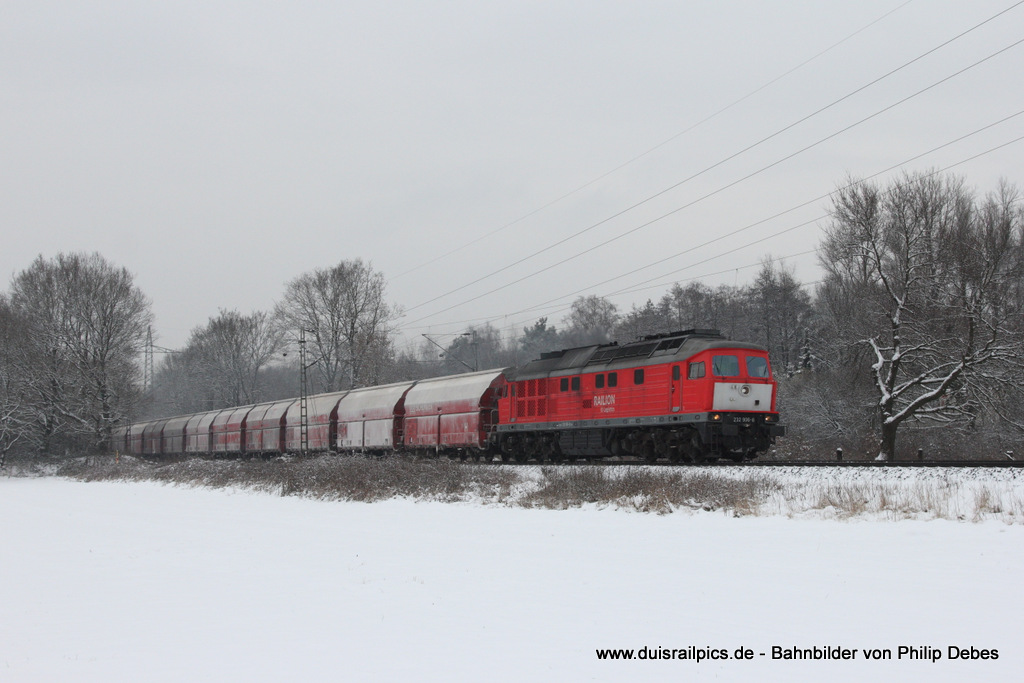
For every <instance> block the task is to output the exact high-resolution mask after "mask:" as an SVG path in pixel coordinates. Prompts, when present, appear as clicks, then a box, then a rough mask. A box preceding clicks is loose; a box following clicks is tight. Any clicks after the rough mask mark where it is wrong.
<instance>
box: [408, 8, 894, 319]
mask: <svg viewBox="0 0 1024 683" xmlns="http://www.w3.org/2000/svg"><path fill="white" fill-rule="evenodd" d="M913 1H914V0H906V2H904V3H902V4H900V5H898V6H896V7H894V8H893V9H891V10H889V11H888V12H886V13H884V14H882V15H881V16H879V17H877V18H875V19H873V20H872V21H870V22H868V23H867V24H865V25H864V26H862V27H860V28H859V29H857V30H856V31H854V32H853V33H850V34H849V35H847V36H846V37H845V38H843V39H841V40H839V41H837V42H835V43H832V44H831V45H829V46H828V47H827V48H825V49H824V50H821V51H820V52H817V53H816V54H814V55H812V56H810V57H808V58H807V59H805V60H804V61H802V62H800V63H799V64H797V65H796V66H794V67H792V68H790V69H789V70H788V71H786V72H784V73H782V74H780V75H778V76H776V77H775V78H772V79H771V80H769V81H767V82H765V83H764V84H762V85H760V86H758V87H757V88H755V89H754V90H751V91H750V92H748V93H747V94H746V95H743V96H742V97H740V98H738V99H736V100H733V101H732V102H730V103H729V104H727V105H725V106H724V107H721V108H720V109H718V110H716V111H714V112H712V113H711V114H708V115H707V116H705V117H704V118H702V119H700V120H699V121H697V122H696V123H694V124H692V125H690V126H689V127H687V128H685V129H683V130H681V131H679V132H678V133H675V134H674V135H672V136H670V137H668V138H666V139H664V140H662V141H661V142H659V143H657V144H656V145H654V146H653V147H650V148H648V149H647V150H645V151H643V152H641V153H639V154H637V155H636V156H634V157H632V158H630V159H628V160H627V161H624V162H622V163H621V164H619V165H618V166H616V167H614V168H612V169H610V170H608V171H605V172H604V173H602V174H600V175H598V176H597V177H595V178H593V179H591V180H588V181H587V182H585V183H583V184H582V185H579V186H578V187H576V188H575V189H572V190H570V191H568V192H566V193H564V194H562V195H560V196H558V197H555V198H554V199H552V200H550V201H549V202H547V203H546V204H544V205H542V206H539V207H537V208H536V209H533V210H532V211H529V212H527V213H525V214H523V215H522V216H520V217H519V218H516V219H515V220H513V221H510V222H508V223H505V224H504V225H501V226H499V227H497V228H494V229H493V230H491V231H490V232H488V233H485V234H483V235H481V236H480V237H477V238H476V239H474V240H471V241H469V242H466V243H465V244H462V245H460V246H458V247H456V248H455V249H452V250H451V251H448V252H446V253H444V254H441V255H440V256H437V257H434V258H432V259H430V260H429V261H424V262H423V263H420V264H419V265H417V266H414V267H412V268H410V269H408V270H405V271H402V272H401V273H399V274H398V275H395V276H394V277H393V278H392V280H396V279H398V278H400V277H404V276H406V275H409V274H411V273H415V272H416V271H418V270H420V269H422V268H425V267H427V266H429V265H432V264H434V263H437V262H438V261H441V260H442V259H445V258H448V257H449V256H453V255H454V254H457V253H459V252H460V251H464V250H465V249H468V248H469V247H471V246H474V245H476V244H479V243H480V242H483V241H484V240H486V239H489V238H491V237H493V236H494V235H496V234H498V233H499V232H502V231H503V230H506V229H507V228H511V227H513V226H515V225H518V224H519V223H522V222H523V221H525V220H526V219H528V218H531V217H533V216H535V215H537V214H538V213H541V212H542V211H545V210H546V209H549V208H551V207H552V206H554V205H556V204H558V203H559V202H561V201H563V200H565V199H568V198H569V197H571V196H573V195H575V194H577V193H579V192H582V191H583V190H585V189H587V188H588V187H590V186H592V185H594V184H596V183H598V182H600V181H602V180H604V179H605V178H607V177H609V176H611V175H613V174H615V173H617V172H619V171H621V170H622V169H624V168H626V167H628V166H630V165H632V164H634V163H636V162H637V161H639V160H640V159H643V158H644V157H646V156H648V155H649V154H652V153H653V152H656V151H657V150H659V149H661V148H662V147H664V146H666V145H668V144H670V143H672V142H675V141H676V140H678V139H679V138H681V137H682V136H684V135H686V134H687V133H690V132H692V131H694V130H696V129H697V128H699V127H700V126H702V125H704V124H705V123H707V122H708V121H711V120H712V119H714V118H716V117H718V116H720V115H721V114H724V113H725V112H727V111H729V110H730V109H732V108H733V107H735V106H737V105H739V104H742V103H743V102H745V101H747V100H748V99H750V98H751V97H753V96H754V95H757V94H758V93H760V92H761V91H763V90H766V89H767V88H769V87H771V86H772V85H775V84H776V83H778V82H779V81H781V80H782V79H784V78H786V77H787V76H789V75H791V74H793V73H795V72H796V71H799V70H800V69H802V68H803V67H805V66H807V65H808V64H810V63H811V62H813V61H815V60H816V59H818V58H820V57H822V56H824V55H826V54H828V53H829V52H831V51H832V50H834V49H835V48H837V47H839V46H840V45H842V44H843V43H846V42H847V41H849V40H851V39H853V38H854V37H856V36H858V35H859V34H861V33H863V32H864V31H866V30H867V29H869V28H871V27H872V26H874V25H875V24H877V23H879V22H880V21H882V20H884V19H886V18H888V17H889V16H890V15H892V14H895V13H896V12H898V11H899V10H901V9H903V8H904V7H906V6H907V5H909V4H910V3H911V2H913ZM426 303H430V302H426Z"/></svg>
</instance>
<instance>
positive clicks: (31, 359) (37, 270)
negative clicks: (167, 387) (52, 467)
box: [11, 254, 152, 449]
mask: <svg viewBox="0 0 1024 683" xmlns="http://www.w3.org/2000/svg"><path fill="white" fill-rule="evenodd" d="M11 305H12V306H13V308H14V309H15V310H16V311H17V313H18V315H19V317H20V320H21V321H22V323H23V324H24V325H25V335H26V336H25V340H26V348H25V354H24V356H23V371H24V374H23V376H22V380H23V381H24V383H25V395H26V396H28V397H29V398H28V400H29V401H30V402H31V404H32V409H33V410H34V411H35V412H36V413H37V415H38V420H37V424H38V425H39V427H40V429H41V431H42V439H41V445H42V446H43V447H46V446H48V445H49V438H50V437H51V436H54V435H58V434H61V433H65V434H68V433H70V434H79V435H83V436H86V437H87V438H88V440H89V442H90V446H91V447H93V448H99V449H104V448H107V447H108V446H109V444H110V441H111V437H112V433H113V428H114V425H115V424H117V423H118V422H121V421H123V420H124V419H125V417H126V416H127V415H128V414H129V413H130V412H131V410H132V408H133V406H134V404H135V402H136V401H137V400H138V398H139V393H138V375H139V368H138V364H137V358H138V355H139V352H140V351H141V349H142V345H143V344H144V342H145V338H146V330H147V327H148V325H149V324H150V322H151V320H152V314H151V313H150V308H149V301H148V299H147V298H146V297H145V295H143V293H142V292H141V291H140V290H139V289H138V287H136V286H135V284H134V282H133V278H132V275H131V274H130V273H129V272H128V271H127V270H126V269H124V268H117V267H115V266H113V265H111V264H110V263H109V262H108V261H106V260H105V259H104V258H103V257H102V256H100V255H99V254H91V255H83V254H59V255H58V256H57V257H55V258H54V259H52V260H50V261H46V260H44V259H43V258H42V257H39V258H37V259H36V260H35V262H34V263H33V264H32V266H31V267H29V268H28V269H27V270H25V271H22V272H21V273H19V274H18V275H17V276H16V277H15V278H14V280H13V282H12V284H11Z"/></svg>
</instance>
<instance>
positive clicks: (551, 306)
mask: <svg viewBox="0 0 1024 683" xmlns="http://www.w3.org/2000/svg"><path fill="white" fill-rule="evenodd" d="M1021 115H1024V110H1020V111H1018V112H1016V113H1014V114H1011V115H1009V116H1005V117H1003V118H1001V119H999V120H998V121H995V122H993V123H990V124H988V125H986V126H983V127H981V128H978V129H976V130H974V131H972V132H970V133H967V134H965V135H961V136H960V137H958V138H955V139H954V140H951V141H949V142H946V143H944V144H942V145H938V146H936V147H933V148H932V149H930V150H928V151H926V152H922V153H920V154H917V155H915V156H913V157H910V158H909V159H905V160H904V161H901V162H900V163H898V164H894V165H892V166H889V167H888V168H886V169H883V170H881V171H877V172H875V173H873V174H871V175H869V176H866V177H864V178H861V179H858V180H857V181H855V182H853V183H850V184H848V185H846V186H844V187H850V186H852V185H854V184H856V183H857V182H864V181H868V180H872V179H874V178H877V177H879V176H881V175H884V174H886V173H889V172H891V171H893V170H895V169H898V168H900V167H902V166H905V165H906V164H908V163H911V162H913V161H916V160H918V159H920V158H922V157H924V156H926V155H928V154H931V153H933V152H935V151H938V150H940V149H943V148H945V147H949V146H950V145H953V144H955V143H957V142H960V141H963V140H965V139H967V138H969V137H971V136H973V135H977V134H978V133H980V132H982V131H985V130H988V129H991V128H992V127H994V126H996V125H999V124H1001V123H1004V122H1006V121H1009V120H1011V119H1014V118H1016V117H1019V116H1021ZM1022 140H1024V136H1018V137H1015V138H1013V139H1011V140H1008V141H1006V142H1003V143H1001V144H999V145H996V146H994V147H990V148H988V149H986V150H984V151H982V152H978V153H976V154H973V155H971V156H969V157H966V158H964V159H961V160H960V161H957V162H955V163H952V164H948V165H946V166H944V167H941V168H938V169H935V170H933V171H931V172H929V173H928V175H937V174H939V173H944V172H946V171H949V170H951V169H953V168H956V167H958V166H962V165H963V164H966V163H969V162H971V161H974V160H976V159H978V158H980V157H983V156H985V155H988V154H991V153H993V152H996V151H998V150H1000V149H1004V148H1006V147H1008V146H1010V145H1013V144H1015V143H1018V142H1020V141H1022ZM840 189H843V188H840ZM834 192H835V190H833V191H831V192H828V193H826V194H824V195H820V196H818V197H816V198H815V199H812V200H808V201H806V202H803V203H802V204H799V205H797V206H795V207H792V208H790V209H787V210H785V211H782V212H779V213H777V214H775V215H773V216H771V217H770V218H766V219H763V220H761V221H757V222H756V223H752V224H750V225H748V226H745V227H744V228H740V229H737V230H734V231H732V232H730V233H728V234H726V235H723V236H721V237H720V238H716V239H714V240H710V241H708V242H705V243H703V244H701V245H698V246H696V247H693V248H688V249H687V250H684V251H683V252H680V253H679V254H676V255H674V256H679V255H682V254H684V253H688V252H689V251H692V250H693V249H697V248H700V247H702V246H706V245H707V244H710V243H713V242H717V241H719V240H721V239H725V238H727V237H731V236H735V235H736V234H738V233H740V232H742V231H744V230H747V229H749V228H751V227H754V226H756V225H760V224H762V223H764V222H767V221H768V220H772V219H774V218H777V217H778V216H781V215H784V214H787V213H790V212H792V211H793V210H795V209H797V208H802V207H805V206H807V205H809V204H813V203H815V202H817V201H821V200H823V199H826V198H827V197H829V196H831V195H832V194H833V193H834ZM827 217H828V215H827V214H823V215H820V216H818V217H816V218H815V219H812V220H810V221H805V222H803V223H800V224H798V225H795V226H790V227H788V228H786V229H784V230H781V231H778V232H776V233H773V234H772V235H769V236H767V237H763V238H759V239H757V240H754V241H752V242H748V243H746V244H744V245H741V246H738V247H731V248H730V249H729V250H728V251H726V252H720V253H718V254H716V255H713V256H710V257H708V258H705V259H703V260H701V261H698V262H696V263H691V264H689V265H687V266H685V267H683V268H679V269H676V270H674V271H670V272H669V273H662V274H661V275H658V276H656V277H655V278H651V279H648V280H645V281H643V282H640V283H634V284H633V285H630V286H628V287H626V288H623V289H619V290H616V291H613V292H610V293H608V294H606V295H605V296H609V297H610V296H619V295H622V294H629V293H635V292H638V291H642V290H645V289H653V288H655V287H664V286H668V285H671V284H674V283H675V282H687V281H691V280H694V279H700V278H702V277H710V276H713V275H716V274H720V273H725V272H732V271H734V270H743V269H746V268H749V267H753V266H751V265H748V266H740V267H738V268H728V269H726V270H724V271H719V272H718V273H710V274H705V275H701V276H696V277H690V278H686V279H683V280H680V279H675V280H673V281H666V282H660V283H655V284H651V283H653V282H654V281H655V280H660V279H662V278H665V277H668V276H670V275H674V274H676V273H680V272H682V271H685V270H689V269H690V268H693V267H696V266H699V265H702V264H705V263H708V262H710V261H713V260H715V259H717V258H722V257H724V256H726V255H730V254H734V253H736V252H737V251H740V250H742V249H745V248H748V247H750V246H753V245H755V244H759V243H761V242H764V241H766V240H768V239H772V238H774V237H778V236H779V235H781V234H784V233H786V232H790V231H792V230H795V229H798V228H801V227H805V226H806V225H808V224H811V223H814V222H817V221H819V220H823V219H825V218H827ZM815 251H816V249H813V250H810V251H803V252H799V253H796V254H788V255H785V256H781V257H779V259H780V260H783V259H787V258H794V257H797V256H803V255H806V254H809V253H814V252H815ZM670 258H671V257H670ZM665 260H667V259H661V260H659V261H657V262H655V263H654V264H649V265H656V264H657V263H662V262H664V261H665ZM753 265H757V264H753ZM646 267H648V266H645V267H644V268H646ZM639 270H643V268H639V269H635V270H633V271H630V272H629V273H625V274H623V275H620V276H617V277H615V278H609V279H608V280H605V281H602V282H600V283H596V284H593V285H590V286H588V287H586V288H582V289H579V290H576V291H575V292H572V293H569V294H565V295H561V296H559V297H556V298H553V299H549V300H547V301H544V302H541V303H539V304H536V305H534V306H530V307H527V308H524V309H520V310H518V311H514V312H512V313H505V314H502V315H498V316H487V317H481V318H472V319H468V320H460V321H452V322H449V323H444V324H447V325H464V324H469V323H479V322H483V323H485V324H488V323H492V322H496V321H498V320H500V319H502V318H509V317H512V316H518V315H521V314H524V313H534V314H537V313H538V312H546V313H549V314H550V313H553V312H554V313H557V312H559V311H564V310H568V309H569V308H570V307H571V306H570V305H566V304H560V303H556V302H560V301H562V300H564V299H567V298H570V297H574V296H577V295H579V294H582V293H584V292H586V291H590V290H593V289H595V288H597V287H600V286H602V285H604V284H607V283H609V282H612V281H614V280H617V279H621V278H622V277H627V276H628V275H631V274H634V273H636V272H638V271H639ZM804 284H805V285H806V284H807V283H804ZM515 324H517V325H518V324H521V322H517V323H515ZM436 326H437V325H431V326H430V327H436ZM406 329H416V328H414V327H407V328H406Z"/></svg>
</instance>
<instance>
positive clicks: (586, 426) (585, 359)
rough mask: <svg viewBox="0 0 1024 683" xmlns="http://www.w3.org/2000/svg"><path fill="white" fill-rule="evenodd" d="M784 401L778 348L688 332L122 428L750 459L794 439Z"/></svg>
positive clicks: (340, 442)
mask: <svg viewBox="0 0 1024 683" xmlns="http://www.w3.org/2000/svg"><path fill="white" fill-rule="evenodd" d="M776 398H777V397H776V382H775V379H774V377H773V376H772V370H771V366H770V364H769V362H768V353H767V351H766V350H765V349H764V348H762V347H760V346H756V345H754V344H746V343H742V342H735V341H730V340H728V339H726V338H725V337H723V336H722V335H721V334H720V333H719V332H718V331H717V330H686V331H681V332H672V333H668V334H660V335H652V336H648V337H644V338H642V339H640V340H638V341H635V342H632V343H628V344H621V345H620V344H617V343H611V344H602V345H592V346H584V347H579V348H573V349H565V350H562V351H554V352H551V353H545V354H542V355H541V357H540V358H538V359H536V360H534V361H532V362H530V363H527V364H526V365H524V366H522V367H519V368H505V369H497V370H485V371H482V372H472V373H466V374H461V375H452V376H448V377H437V378H434V379H426V380H418V381H409V382H399V383H396V384H388V385H384V386H375V387H366V388H361V389H352V390H350V391H340V392H334V393H327V394H318V395H315V396H309V397H306V398H305V399H286V400H283V401H272V402H268V403H260V404H256V405H248V406H241V407H237V408H226V409H224V410H213V411H209V412H205V413H197V414H193V415H181V416H178V417H171V418H162V419H157V420H151V421H149V422H143V423H138V424H131V425H129V426H127V427H123V428H121V429H120V430H119V431H117V432H116V433H115V448H117V449H118V450H119V451H121V452H126V453H132V454H136V455H144V456H166V455H179V454H185V455H189V454H191V455H213V456H217V455H223V456H238V455H253V456H256V455H259V456H268V455H280V454H287V453H308V452H335V453H354V452H355V453H358V452H362V453H391V452H395V453H406V454H446V455H449V456H453V457H459V458H462V459H467V458H472V459H476V460H483V461H488V462H490V461H494V460H496V459H497V460H500V461H504V462H507V461H515V462H527V461H537V462H559V461H563V460H567V461H573V460H577V459H579V458H587V459H590V458H619V459H639V460H643V461H646V462H656V461H657V460H659V459H664V460H667V461H669V462H703V461H708V460H716V459H719V458H727V459H731V460H735V461H741V460H745V459H750V458H754V457H756V456H757V455H758V454H759V453H763V452H764V451H765V450H767V449H768V448H769V446H771V445H772V444H773V443H774V441H775V438H776V437H780V436H784V435H785V431H786V430H785V427H784V426H783V425H781V424H779V413H778V412H777V410H776Z"/></svg>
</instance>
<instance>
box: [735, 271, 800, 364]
mask: <svg viewBox="0 0 1024 683" xmlns="http://www.w3.org/2000/svg"><path fill="white" fill-rule="evenodd" d="M744 294H745V297H746V299H747V310H748V315H749V324H750V328H751V330H750V331H751V335H750V336H749V337H748V340H749V341H752V342H755V343H757V344H761V345H763V346H764V347H765V348H767V349H768V353H769V354H770V357H771V361H772V367H774V368H776V371H777V372H779V373H780V374H781V373H783V372H785V373H788V374H792V373H793V372H795V371H796V369H797V367H798V366H799V365H800V356H801V346H802V345H803V344H804V336H805V331H806V324H807V319H808V318H809V316H810V311H811V297H810V295H808V294H807V292H805V291H804V290H803V289H802V288H801V286H800V283H799V282H797V281H796V278H795V277H794V276H793V272H792V271H791V270H786V269H785V268H784V267H779V266H777V265H776V264H775V262H774V261H773V260H772V259H771V257H767V258H765V259H764V261H763V262H762V265H761V270H760V271H759V272H758V274H757V277H756V278H755V280H754V283H753V284H752V285H751V286H750V287H747V288H745V289H744Z"/></svg>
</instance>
